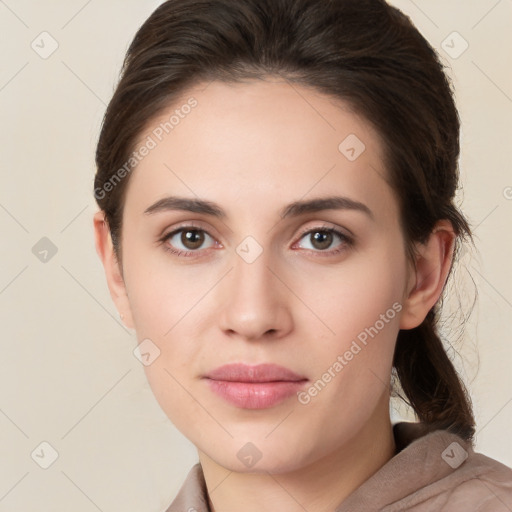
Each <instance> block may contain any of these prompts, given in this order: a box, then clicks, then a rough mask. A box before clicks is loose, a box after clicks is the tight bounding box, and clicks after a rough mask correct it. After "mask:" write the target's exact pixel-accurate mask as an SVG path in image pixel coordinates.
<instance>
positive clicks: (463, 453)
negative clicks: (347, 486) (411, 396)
mask: <svg viewBox="0 0 512 512" xmlns="http://www.w3.org/2000/svg"><path fill="white" fill-rule="evenodd" d="M404 427H405V425H404ZM406 428H408V427H406ZM413 437H414V436H413ZM408 441H409V442H410V444H409V446H408V450H409V451H410V452H411V451H413V450H414V449H415V448H416V449H418V450H419V451H418V453H417V455H420V454H421V456H420V457H419V458H418V459H417V463H418V465H417V469H418V470H419V472H422V473H424V474H430V477H429V478H426V479H424V480H423V482H422V483H423V484H424V485H420V486H418V488H417V489H416V490H415V491H414V492H411V494H410V495H408V496H404V497H403V498H402V499H400V500H398V501H397V502H395V503H394V504H393V505H390V506H389V508H388V507H386V508H384V509H383V510H386V512H388V510H389V512H391V511H395V510H396V511H399V510H404V511H405V510H414V511H416V510H417V511H418V512H420V511H427V510H442V511H443V512H511V511H512V469H511V468H509V467H508V466H506V465H504V464H502V463H501V462H498V461H497V460H495V459H492V458H490V457H487V456H486V455H483V454H481V453H477V452H475V451H474V450H473V446H472V445H471V444H470V443H468V442H466V441H465V440H463V439H462V438H461V437H459V436H457V435H454V434H452V433H449V432H447V431H436V432H434V433H432V434H429V435H427V436H424V437H418V438H416V439H409V440H408ZM411 441H412V442H411ZM405 451H407V450H405Z"/></svg>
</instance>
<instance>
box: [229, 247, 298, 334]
mask: <svg viewBox="0 0 512 512" xmlns="http://www.w3.org/2000/svg"><path fill="white" fill-rule="evenodd" d="M258 246H259V244H258ZM258 246H257V245H256V244H255V243H254V240H246V241H245V242H242V243H241V244H240V245H239V246H238V247H237V248H236V253H235V254H234V255H233V269H232V271H231V272H230V273H229V277H228V280H227V284H226V289H225V290H224V291H225V294H224V296H223V299H224V300H223V305H222V314H221V318H222V322H221V327H222V328H223V330H228V331H235V332H237V333H238V334H240V335H241V336H243V337H247V338H257V337H259V336H263V335H264V334H265V333H266V332H267V331H269V330H273V331H283V330H287V329H288V328H289V326H290V320H291V319H290V312H289V311H288V306H287V304H286V303H285V300H286V298H285V295H284V294H283V290H282V289H281V288H282V287H283V284H282V283H281V282H280V280H279V279H277V278H276V277H275V276H274V274H273V272H272V271H271V270H270V268H272V267H273V264H272V259H273V258H272V254H271V251H270V249H264V248H263V247H262V246H259V247H258ZM269 267H270V268H269Z"/></svg>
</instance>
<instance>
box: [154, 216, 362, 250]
mask: <svg viewBox="0 0 512 512" xmlns="http://www.w3.org/2000/svg"><path fill="white" fill-rule="evenodd" d="M182 231H200V232H203V233H206V234H207V235H208V236H209V237H210V238H212V239H213V238H214V237H213V236H211V235H210V234H209V233H208V231H206V230H205V229H203V228H201V227H199V226H194V225H191V224H187V225H185V226H180V227H179V228H178V229H175V230H174V231H171V232H170V233H167V234H166V235H164V236H163V237H162V238H160V239H159V242H160V243H162V244H164V251H166V252H169V253H171V254H174V255H176V256H179V257H183V258H195V257H197V256H195V253H198V252H200V249H197V250H195V251H182V250H177V249H173V248H172V247H171V246H169V245H168V244H166V242H167V241H168V240H169V239H171V238H172V237H173V236H174V235H176V234H178V233H181V232H182ZM312 233H331V234H333V235H336V236H338V237H339V238H340V239H341V241H342V244H341V246H340V247H339V248H338V249H334V250H325V251H322V250H312V249H306V250H308V251H310V252H313V253H314V254H315V257H320V258H322V257H326V256H335V255H337V254H339V253H341V252H343V251H345V250H347V249H348V248H350V247H352V246H353V244H354V240H353V239H352V238H350V237H349V236H347V235H345V234H344V233H342V232H341V231H339V230H337V229H335V228H331V227H324V226H318V227H316V228H312V229H307V230H305V231H303V232H302V233H301V234H300V237H299V240H301V239H302V238H304V237H305V236H306V235H309V234H312Z"/></svg>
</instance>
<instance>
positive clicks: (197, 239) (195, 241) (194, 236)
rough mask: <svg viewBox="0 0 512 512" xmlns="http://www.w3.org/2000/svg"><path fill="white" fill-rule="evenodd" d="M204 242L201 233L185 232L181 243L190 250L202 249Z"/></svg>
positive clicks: (194, 231)
mask: <svg viewBox="0 0 512 512" xmlns="http://www.w3.org/2000/svg"><path fill="white" fill-rule="evenodd" d="M203 241H204V235H203V234H202V233H201V232H200V231H196V230H190V231H184V232H183V233H182V235H181V242H182V243H183V245H184V246H185V247H188V248H189V249H197V248H198V247H201V245H202V244H203Z"/></svg>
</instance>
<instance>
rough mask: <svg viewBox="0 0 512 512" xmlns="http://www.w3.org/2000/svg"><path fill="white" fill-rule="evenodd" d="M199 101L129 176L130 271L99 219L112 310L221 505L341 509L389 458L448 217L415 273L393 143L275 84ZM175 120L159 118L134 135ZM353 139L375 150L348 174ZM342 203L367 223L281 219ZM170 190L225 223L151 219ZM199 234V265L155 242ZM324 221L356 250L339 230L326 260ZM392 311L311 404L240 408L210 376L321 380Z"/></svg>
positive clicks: (168, 215)
mask: <svg viewBox="0 0 512 512" xmlns="http://www.w3.org/2000/svg"><path fill="white" fill-rule="evenodd" d="M191 96H193V97H194V98H195V99H196V100H197V101H198V105H197V107H196V108H195V109H193V110H192V112H191V113H190V114H189V115H188V116H186V117H185V118H184V119H181V120H180V123H179V125H177V126H176V127H175V128H174V129H173V131H172V132H170V133H169V135H167V136H166V137H165V138H164V139H163V140H162V141H161V142H159V144H158V145H157V147H156V148H154V149H152V150H151V151H150V152H149V154H148V155H147V156H146V157H145V158H144V159H143V160H142V161H141V162H140V163H139V164H138V166H137V167H136V168H135V170H133V171H132V174H131V176H130V178H129V179H130V181H129V184H128V190H127V194H126V202H125V206H124V213H123V230H122V265H123V266H122V269H121V268H120V265H119V264H118V263H117V261H116V259H115V257H114V251H113V247H112V242H111V238H110V234H109V230H108V227H107V225H106V224H105V223H104V221H103V213H102V212H98V213H97V214H96V215H95V217H94V227H95V236H96V248H97V251H98V254H99V256H100V258H101V260H102V262H103V264H104V267H105V272H106V277H107V282H108V286H109V289H110V292H111V295H112V298H113V300H114V302H115V304H116V307H117V308H118V311H119V312H120V313H121V314H122V315H123V318H124V322H125V324H126V325H127V326H128V327H130V328H132V329H135V331H136V334H137V339H138V341H139V342H141V341H142V340H144V339H147V338H149V339H151V340H152V342H153V343H154V344H155V345H156V346H157V347H158V348H159V350H160V356H159V357H158V358H157V359H155V360H154V362H153V363H152V364H150V365H148V366H145V367H144V369H145V371H146V375H147V378H148V381H149V383H150V385H151V387H152V390H153V392H154V394H155V396H156V398H157V400H158V402H159V403H160V405H161V407H162V409H163V410H164V411H165V413H166V414H167V415H168V417H169V418H170V420H171V421H172V422H173V423H174V424H175V425H176V427H177V428H178V429H179V430H180V431H181V432H182V433H183V434H184V435H185V436H186V437H187V438H188V439H190V440H191V441H192V442H193V443H194V445H195V446H196V447H197V449H198V454H199V459H200V462H201V464H202V467H203V471H204V474H205V480H206V483H207V486H208V489H209V494H210V499H211V503H210V506H211V507H212V510H217V511H223V512H225V511H234V510H240V508H241V507H242V506H243V509H244V510H245V511H249V512H251V511H253V510H254V511H256V510H257V511H262V510H279V509H281V510H289V511H295V510H301V511H302V510H304V508H305V509H307V510H308V511H312V512H313V511H327V510H333V509H334V508H335V507H336V506H337V505H338V504H339V503H341V502H342V501H343V500H344V499H345V498H346V497H347V496H348V495H349V494H350V493H351V492H352V491H354V490H355V489H356V488H357V487H358V486H359V485H361V484H362V483H363V482H364V481H365V480H367V479H368V478H369V477H370V476H371V475H372V474H373V473H375V472H376V471H377V470H378V469H379V468H380V467H381V466H383V465H384V464H385V463H386V462H387V461H388V460H389V459H390V458H391V457H392V456H393V455H394V454H395V444H394V439H393V435H392V428H391V423H390V418H389V382H390V375H391V368H392V357H393V351H394V346H395V342H396V337H397V334H398V331H399V330H400V329H411V328H413V327H416V326H417V325H419V324H420V323H421V322H422V321H423V319H424V318H425V316H426V314H427V313H428V311H429V310H430V309H431V308H432V306H433V305H434V304H435V303H436V301H437V300H438V298H439V297H440V294H441V293H442V289H443V287H444V283H445V281H446V278H447V275H448V271H449V268H450V265H451V258H452V253H453V241H454V236H455V235H454V233H453V230H452V227H451V225H450V223H449V222H447V221H441V222H439V223H438V225H437V226H436V228H435V230H434V231H433V233H432V235H431V236H430V239H429V240H428V241H427V243H425V244H419V245H417V254H418V256H417V260H416V268H414V266H413V265H412V262H410V261H408V260H407V257H406V251H405V240H404V238H403V233H402V231H401V228H400V222H399V220H400V219H399V210H398V203H397V200H396V197H395V195H394V192H393V190H391V188H390V187H389V185H388V184H387V182H386V181H384V179H383V177H384V176H385V175H386V169H385V168H384V164H383V159H382V154H383V151H382V142H381V140H380V138H379V135H378V134H377V133H376V132H375V131H374V129H373V128H372V126H371V124H370V123H368V122H367V121H365V120H364V119H361V118H360V117H358V116H357V115H356V114H355V113H353V112H352V111H351V110H350V108H349V106H348V105H347V104H345V103H343V102H340V101H336V102H335V101H334V100H333V99H332V98H329V97H327V96H325V95H323V94H320V93H319V92H316V91H314V90H312V89H309V88H305V87H302V86H298V85H296V84H294V85H293V87H292V85H291V84H289V83H287V82H286V81H282V80H278V79H270V78H269V79H268V80H266V81H251V82H247V83H244V84H236V85H234V84H230V85H228V84H224V83H220V82H212V83H211V84H209V85H208V86H207V87H206V88H205V85H204V84H202V85H201V87H200V86H199V85H198V86H197V87H194V88H192V89H190V90H188V91H187V94H186V95H184V98H185V99H184V100H183V102H182V103H179V104H180V105H181V104H183V103H184V102H185V101H186V99H188V98H189V97H191ZM178 106H179V105H178ZM176 108H177V105H176V104H175V105H172V106H170V107H169V111H166V112H163V113H162V116H161V117H159V118H158V119H155V120H152V122H151V123H150V124H149V125H148V127H147V130H145V131H144V133H142V134H141V137H140V140H141V141H142V140H144V138H145V137H147V135H148V134H151V130H152V129H154V128H155V126H158V124H159V123H160V122H162V121H163V120H166V119H168V118H169V115H170V113H172V112H173V111H174V110H175V109H176ZM349 134H356V135H357V137H358V138H359V139H360V140H361V141H363V142H364V144H365V150H364V151H363V153H362V154H361V155H360V156H359V157H358V158H357V159H356V160H354V161H349V160H348V159H347V158H346V157H345V156H344V155H343V154H342V153H341V152H340V151H339V149H338V146H339V144H340V142H342V141H343V140H344V139H345V138H346V137H347V136H348V135H349ZM333 194H336V195H343V196H347V197H349V198H351V199H354V200H356V201H359V202H361V203H364V204H365V205H366V206H367V207H368V208H369V209H370V210H371V212H372V213H373V219H372V218H371V217H370V216H368V215H366V214H365V213H363V212H361V211H356V210H333V209H330V210H323V211H319V212H311V213H305V214H303V215H301V216H298V217H290V218H285V219H283V218H281V216H280V215H279V212H280V211H281V209H282V208H284V207H285V206H286V205H288V204H289V203H292V202H293V201H298V200H308V199H313V198H322V197H326V196H330V195H333ZM168 195H178V196H184V197H187V198H200V199H204V200H208V201H211V202H215V203H217V204H218V205H219V206H220V207H222V209H224V210H225V212H226V217H225V218H224V219H219V218H216V217H213V216H211V215H206V214H202V213H200V214H199V213H191V212H187V211H175V210H174V211H173V210H168V211H162V212H158V213H154V214H152V215H148V214H145V213H144V211H145V209H146V208H148V207H149V206H150V205H152V204H154V203H155V202H156V201H158V200H159V199H162V198H163V197H166V196H168ZM190 222H193V223H194V226H195V228H196V229H198V228H199V229H203V230H205V232H206V233H207V235H206V236H205V238H204V243H203V244H202V245H200V246H199V248H198V249H192V250H195V251H196V252H195V253H193V256H192V257H187V256H177V255H174V254H171V253H169V252H167V251H165V249H164V248H165V246H166V245H167V246H173V245H174V247H175V248H176V249H181V250H185V249H188V250H191V249H190V245H189V247H185V246H184V245H183V240H182V239H181V238H180V234H178V235H175V236H174V237H173V238H172V239H171V240H168V241H167V242H165V243H162V242H159V239H160V238H161V237H162V236H163V235H165V234H167V233H171V232H172V231H173V230H175V229H178V228H179V227H182V225H183V224H185V225H187V224H189V223H190ZM325 226H328V227H335V228H337V229H339V230H340V231H341V232H342V233H343V234H346V235H349V234H353V238H354V242H353V244H352V245H350V244H346V243H345V241H344V240H343V239H341V238H338V237H337V236H336V235H334V236H333V238H332V242H331V244H330V245H329V242H327V243H326V245H325V246H324V247H326V248H324V249H322V246H321V245H320V244H318V243H315V240H314V239H313V238H312V236H311V234H310V235H303V234H302V233H303V231H306V230H308V229H315V228H316V229H317V231H318V230H319V231H320V232H321V233H323V232H324V231H322V228H323V227H325ZM208 235H209V236H208ZM247 236H251V237H253V238H254V239H255V240H256V241H257V243H258V244H259V246H260V247H261V248H262V251H263V252H262V253H261V254H260V255H259V257H258V258H257V259H256V260H255V261H254V262H252V263H248V262H247V261H245V260H244V259H243V258H242V257H241V256H240V255H239V254H238V253H237V251H236V249H237V247H238V246H239V245H240V243H241V242H242V241H243V240H244V239H245V238H246V237H247ZM180 240H181V241H180ZM339 248H341V249H342V250H341V252H339V253H338V254H332V253H331V254H329V251H335V250H336V249H339ZM251 250H252V249H251ZM121 270H122V273H121ZM393 304H399V305H400V308H401V309H400V311H399V312H397V313H396V315H395V316H394V318H393V319H391V320H389V321H388V322H387V323H386V324H385V327H384V328H382V329H381V330H380V331H379V332H378V334H377V335H376V336H375V337H373V338H370V339H369V341H368V344H367V345H366V346H364V347H363V348H362V350H361V351H360V352H359V353H358V354H357V355H355V356H354V357H353V359H352V360H351V361H349V362H348V364H346V365H345V366H344V367H343V369H342V370H341V371H339V372H338V373H337V374H336V376H335V377H334V378H332V379H331V381H330V382H329V383H328V384H327V385H326V386H325V387H324V388H323V389H322V390H321V391H320V392H319V393H318V394H317V395H316V396H314V397H311V400H310V401H309V403H307V404H303V403H300V402H299V400H298V399H297V397H296V396H292V397H290V398H289V399H287V400H285V401H284V402H283V403H281V404H278V405H276V406H273V407H270V408H267V409H262V410H250V409H242V408H238V407H235V406H234V405H232V404H230V403H228V402H226V401H224V400H223V399H222V398H220V397H219V396H218V395H216V394H214V393H213V392H212V391H211V390H210V389H209V387H208V386H207V385H206V383H205V380H204V379H202V376H204V374H205V373H207V372H208V371H210V370H213V369H214V368H217V367H218V366H221V365H223V364H226V363H231V362H244V363H247V364H258V363H262V362H271V363H276V364H280V365H282V366H285V367H287V368H290V369H291V370H293V371H294V372H296V373H298V374H300V375H301V376H305V377H306V378H307V379H308V380H309V383H308V384H309V385H311V384H312V383H314V382H315V381H317V380H318V379H320V378H321V377H322V375H323V374H324V373H325V372H326V371H327V369H328V368H329V367H332V365H333V363H334V362H335V361H336V360H337V357H338V356H339V355H342V354H344V353H345V352H346V351H347V350H348V349H349V348H350V346H351V343H352V341H353V340H355V339H356V337H357V336H358V334H360V333H361V332H362V331H364V329H365V328H367V327H370V326H373V325H375V324H376V321H377V320H379V318H381V317H380V315H382V314H386V311H388V310H389V309H390V308H392V305H393ZM248 442H250V443H252V444H253V445H254V446H255V447H256V448H257V449H258V451H259V452H260V453H261V459H260V460H259V461H258V462H257V463H256V464H255V465H254V466H252V467H247V466H246V465H245V464H244V463H243V462H242V461H241V460H240V459H239V458H238V457H237V453H238V452H239V450H240V449H241V448H242V447H243V446H244V445H246V443H248Z"/></svg>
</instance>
